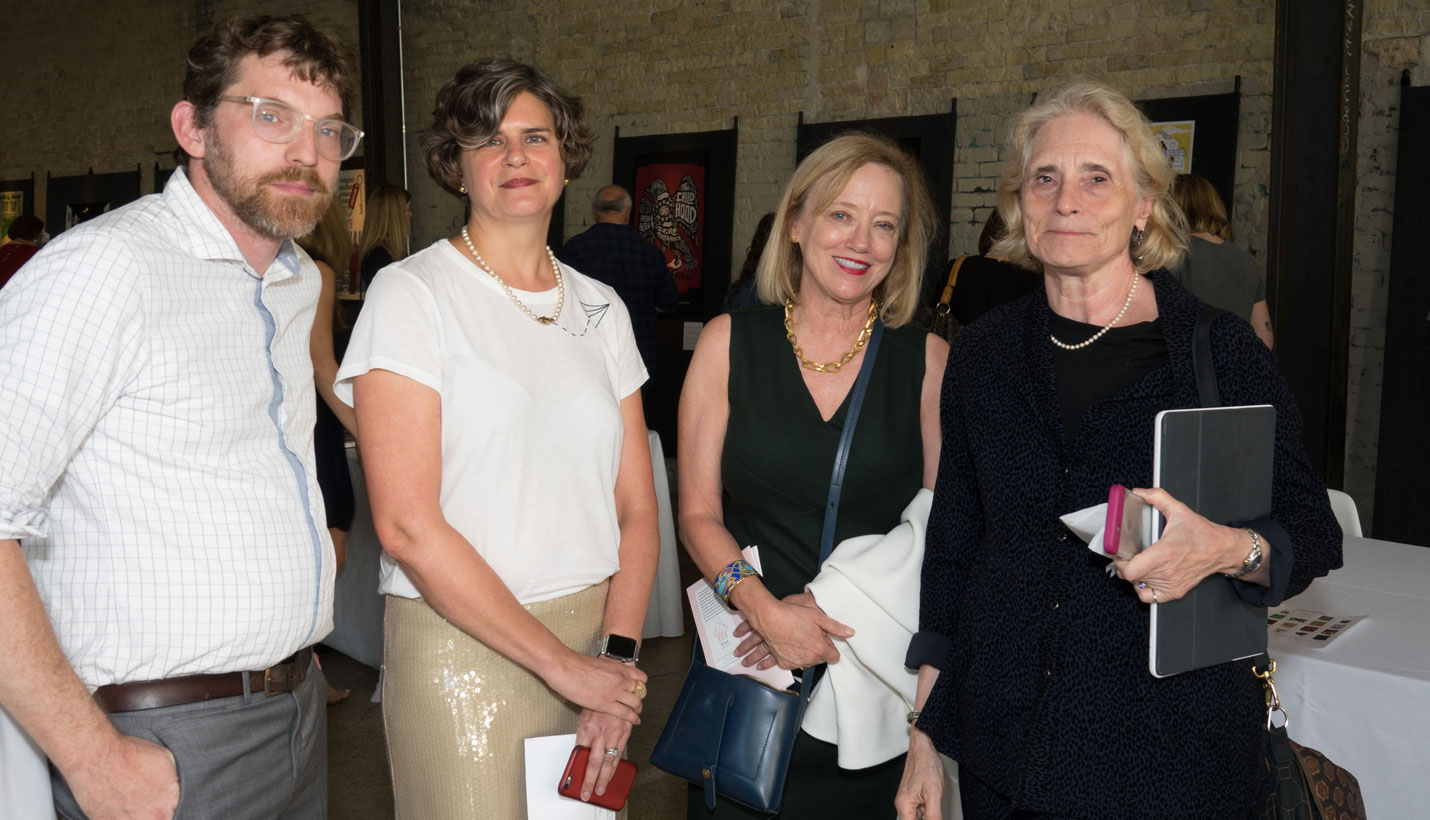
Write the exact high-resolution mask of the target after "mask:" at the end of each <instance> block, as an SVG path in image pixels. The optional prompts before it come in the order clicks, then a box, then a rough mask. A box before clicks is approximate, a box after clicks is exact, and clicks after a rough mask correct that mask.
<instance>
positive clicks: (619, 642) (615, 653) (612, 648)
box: [601, 635, 639, 661]
mask: <svg viewBox="0 0 1430 820" xmlns="http://www.w3.org/2000/svg"><path fill="white" fill-rule="evenodd" d="M638 651H639V647H638V646H637V644H636V641H635V639H634V638H627V637H626V636H624V635H607V636H606V645H605V648H603V649H602V650H601V654H602V655H610V656H611V657H613V658H616V659H617V660H622V661H633V660H635V659H636V656H637V653H638Z"/></svg>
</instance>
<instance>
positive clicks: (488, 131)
mask: <svg viewBox="0 0 1430 820" xmlns="http://www.w3.org/2000/svg"><path fill="white" fill-rule="evenodd" d="M522 92H526V93H528V94H531V95H532V96H533V97H536V98H537V99H538V100H541V101H542V102H543V103H545V104H546V107H547V108H548V109H549V110H550V111H551V118H552V119H553V120H554V121H555V123H556V138H557V140H558V142H559V143H560V145H561V160H562V162H563V163H565V165H566V177H567V178H568V179H575V178H577V177H579V176H580V175H581V172H582V171H583V170H585V168H586V163H587V162H588V161H589V160H590V159H591V146H592V145H593V144H594V143H595V142H596V135H595V134H594V133H592V131H591V129H590V127H589V126H587V125H586V112H585V107H584V106H583V105H582V103H581V98H580V97H578V96H576V95H575V94H571V93H569V92H567V91H566V90H565V89H563V88H561V86H559V85H557V84H556V81H555V80H554V79H552V77H551V75H550V74H547V73H546V72H545V71H542V70H541V69H539V68H536V67H535V66H530V65H527V64H526V63H521V62H518V61H516V60H513V59H511V58H509V57H488V58H487V59H484V60H479V61H477V62H475V63H470V64H468V65H465V66H462V67H461V68H460V69H458V70H457V73H456V74H454V75H452V78H451V79H450V80H448V81H447V82H445V83H443V84H442V88H441V90H439V91H438V92H437V104H436V106H435V107H433V109H432V128H431V129H430V130H429V131H427V132H426V133H424V134H423V135H422V139H421V143H422V157H423V159H424V160H425V161H426V163H427V173H429V174H431V175H432V179H433V180H435V181H436V182H437V184H438V185H441V186H442V187H443V188H445V189H447V191H448V192H449V193H452V194H454V195H457V196H461V194H460V193H459V192H460V190H461V187H462V166H461V157H462V149H463V148H470V147H472V146H475V145H479V144H481V143H482V141H484V140H486V139H487V138H489V137H491V136H492V135H493V134H495V133H496V132H497V131H498V130H500V128H501V121H502V118H503V117H505V116H506V111H507V109H508V108H510V107H511V102H512V100H514V99H516V96H517V95H518V94H521V93H522Z"/></svg>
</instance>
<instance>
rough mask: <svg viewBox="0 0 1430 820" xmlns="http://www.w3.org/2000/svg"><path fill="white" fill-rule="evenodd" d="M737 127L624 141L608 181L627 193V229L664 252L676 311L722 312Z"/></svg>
mask: <svg viewBox="0 0 1430 820" xmlns="http://www.w3.org/2000/svg"><path fill="white" fill-rule="evenodd" d="M738 125H739V124H738V122H737V123H736V128H731V129H728V130H725V131H701V132H698V133H692V134H659V135H654V136H647V137H622V136H621V135H620V130H619V129H617V131H616V146H615V163H614V168H613V172H612V175H611V176H612V180H611V181H612V182H613V183H615V184H617V185H622V186H624V187H625V188H626V190H628V191H630V192H631V200H632V207H631V227H632V228H635V229H636V230H637V231H640V233H641V235H642V236H645V237H646V238H647V239H649V240H650V241H651V242H653V243H655V245H656V246H657V247H659V248H660V249H661V251H662V252H664V253H665V261H666V266H667V267H668V268H669V269H670V271H671V273H672V274H673V275H674V276H675V281H676V286H677V288H679V290H680V308H679V313H680V314H681V315H683V316H687V317H690V318H694V319H697V320H703V319H706V318H709V317H710V316H714V315H715V314H716V313H718V312H719V309H720V301H721V299H723V298H724V296H725V287H726V285H728V284H729V283H730V243H731V239H732V232H733V226H734V216H735V146H736V143H737V137H738V133H739V132H738V131H737V128H738Z"/></svg>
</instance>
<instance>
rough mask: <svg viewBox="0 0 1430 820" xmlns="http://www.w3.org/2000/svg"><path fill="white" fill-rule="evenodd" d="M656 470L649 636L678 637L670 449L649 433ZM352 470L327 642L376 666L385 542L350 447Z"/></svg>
mask: <svg viewBox="0 0 1430 820" xmlns="http://www.w3.org/2000/svg"><path fill="white" fill-rule="evenodd" d="M649 440H650V455H651V470H652V471H653V472H654V475H655V495H656V502H657V503H658V505H659V508H660V512H659V524H660V565H659V567H658V568H657V569H656V574H655V586H654V587H653V588H652V589H651V595H650V608H649V609H648V610H647V611H646V619H645V626H644V629H643V630H642V637H643V638H654V637H676V636H678V635H681V634H682V633H684V631H685V616H684V608H683V607H684V596H683V595H682V594H681V589H680V564H679V556H678V555H677V553H676V550H677V549H678V548H679V547H678V545H677V541H676V538H675V518H674V516H673V514H672V511H671V510H672V508H671V503H670V484H669V481H668V480H667V477H666V472H665V453H664V452H663V450H662V448H661V444H660V437H659V436H657V435H656V433H655V431H654V430H652V431H650V432H649ZM348 470H349V471H350V472H351V473H352V478H353V494H354V495H355V496H356V499H357V512H356V514H355V515H354V517H353V528H352V531H351V532H350V533H349V534H348V562H347V566H345V567H344V568H343V569H342V571H341V572H339V573H338V578H337V584H336V588H335V591H334V595H333V631H332V633H331V634H329V635H328V637H326V638H324V639H323V643H325V644H327V645H328V646H331V647H332V648H334V649H336V650H338V651H339V652H342V653H343V654H345V655H347V656H349V657H351V658H354V659H356V660H358V661H361V662H362V663H365V664H367V665H368V666H372V667H379V666H381V664H382V608H383V601H382V596H381V595H379V594H378V593H377V570H378V563H379V560H380V558H381V556H382V545H381V544H380V543H378V540H377V533H376V532H375V531H374V530H373V527H372V509H371V508H370V507H369V506H368V503H367V483H366V482H365V481H364V479H363V473H362V464H361V463H360V462H359V460H358V457H357V450H356V449H355V448H353V447H352V446H351V445H349V447H348Z"/></svg>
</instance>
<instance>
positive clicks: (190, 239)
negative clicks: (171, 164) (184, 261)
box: [163, 166, 302, 282]
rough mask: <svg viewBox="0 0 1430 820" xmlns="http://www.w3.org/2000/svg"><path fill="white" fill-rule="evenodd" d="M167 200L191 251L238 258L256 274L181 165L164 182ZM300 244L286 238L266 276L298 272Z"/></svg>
mask: <svg viewBox="0 0 1430 820" xmlns="http://www.w3.org/2000/svg"><path fill="white" fill-rule="evenodd" d="M163 197H164V204H165V205H166V206H168V208H169V210H170V211H171V212H172V213H173V214H174V216H175V217H176V218H177V219H178V221H179V227H180V228H181V231H180V233H181V237H182V239H181V241H183V242H186V243H187V244H188V249H189V252H190V253H192V254H193V255H194V256H195V257H197V258H199V259H204V260H209V261H215V262H220V261H227V262H237V263H239V264H241V265H243V269H244V271H245V272H247V273H248V274H249V275H250V276H254V277H257V276H258V273H257V271H255V270H253V268H252V267H251V266H250V265H249V264H248V260H247V259H245V258H244V256H243V251H241V250H239V248H238V243H237V242H235V241H234V238H233V234H231V233H229V232H228V229H227V228H225V227H224V226H223V223H222V222H220V221H219V219H218V216H216V215H215V214H214V212H213V210H212V209H210V208H209V206H208V203H206V202H204V200H203V198H202V197H200V196H199V192H198V191H196V190H194V184H193V183H192V182H190V181H189V176H188V173H187V171H186V169H185V168H183V167H182V166H181V167H179V168H175V169H174V173H173V174H172V175H171V176H170V177H169V181H168V182H167V183H165V185H164V193H163ZM296 248H297V245H296V243H294V241H293V240H291V239H285V240H283V244H282V245H280V246H279V247H278V256H277V257H276V258H275V259H274V260H273V264H272V265H269V266H268V271H267V272H266V273H265V274H264V276H263V278H264V279H265V280H267V281H271V282H278V281H281V280H283V279H287V278H288V277H290V276H293V275H295V274H297V273H298V272H299V269H300V267H301V265H302V260H301V259H300V258H299V256H298V253H297V251H296Z"/></svg>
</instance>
